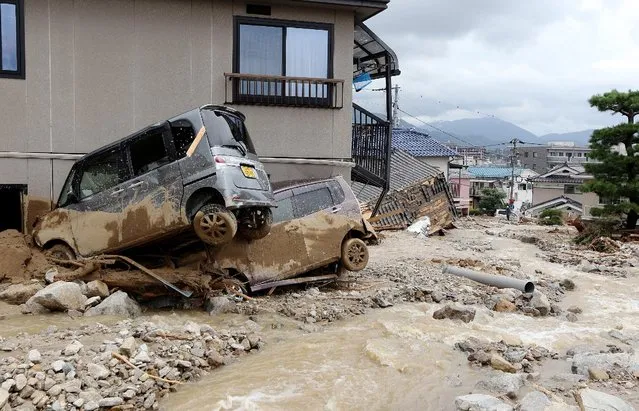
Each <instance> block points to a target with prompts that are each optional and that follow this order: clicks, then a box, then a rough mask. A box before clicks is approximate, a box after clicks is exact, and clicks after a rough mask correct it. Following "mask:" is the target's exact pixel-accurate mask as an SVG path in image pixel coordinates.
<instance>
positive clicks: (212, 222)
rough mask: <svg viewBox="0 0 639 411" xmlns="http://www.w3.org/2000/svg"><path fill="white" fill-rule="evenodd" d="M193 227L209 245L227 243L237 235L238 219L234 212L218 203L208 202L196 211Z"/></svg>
mask: <svg viewBox="0 0 639 411" xmlns="http://www.w3.org/2000/svg"><path fill="white" fill-rule="evenodd" d="M193 229H194V230H195V234H197V236H198V237H200V240H202V241H204V242H205V243H206V244H209V245H222V244H226V243H228V242H229V241H231V240H232V239H233V237H235V233H236V232H237V220H236V219H235V216H234V215H233V213H231V212H230V211H229V210H227V209H226V208H224V207H222V206H221V205H218V204H206V205H205V206H203V207H202V208H200V210H199V211H198V212H197V213H195V217H194V218H193Z"/></svg>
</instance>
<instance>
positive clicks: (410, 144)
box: [393, 128, 459, 180]
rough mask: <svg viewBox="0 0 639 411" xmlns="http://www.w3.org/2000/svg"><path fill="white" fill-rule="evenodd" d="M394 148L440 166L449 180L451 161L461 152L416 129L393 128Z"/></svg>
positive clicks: (430, 164)
mask: <svg viewBox="0 0 639 411" xmlns="http://www.w3.org/2000/svg"><path fill="white" fill-rule="evenodd" d="M393 148H398V149H400V150H404V151H406V152H407V153H408V154H410V155H411V156H413V157H415V158H417V159H419V160H420V161H422V162H424V163H425V164H428V165H429V166H433V167H436V168H438V169H439V170H440V171H441V172H442V173H444V176H445V177H446V179H447V180H448V170H449V163H450V162H451V161H452V160H454V159H455V158H456V157H459V154H458V153H457V152H456V151H455V150H452V149H450V148H449V147H448V146H446V145H444V144H442V143H440V142H439V141H437V140H435V139H434V138H432V137H430V136H429V135H428V134H426V133H423V132H421V131H417V130H415V129H408V128H396V129H393Z"/></svg>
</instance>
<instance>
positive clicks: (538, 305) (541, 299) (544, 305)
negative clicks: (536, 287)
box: [530, 291, 550, 316]
mask: <svg viewBox="0 0 639 411" xmlns="http://www.w3.org/2000/svg"><path fill="white" fill-rule="evenodd" d="M530 305H531V307H533V308H535V309H536V310H537V311H539V314H541V315H543V316H546V315H548V314H550V301H548V297H546V295H545V294H543V293H541V292H539V291H534V292H533V295H532V298H531V299H530Z"/></svg>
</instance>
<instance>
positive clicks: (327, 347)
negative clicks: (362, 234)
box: [0, 222, 639, 410]
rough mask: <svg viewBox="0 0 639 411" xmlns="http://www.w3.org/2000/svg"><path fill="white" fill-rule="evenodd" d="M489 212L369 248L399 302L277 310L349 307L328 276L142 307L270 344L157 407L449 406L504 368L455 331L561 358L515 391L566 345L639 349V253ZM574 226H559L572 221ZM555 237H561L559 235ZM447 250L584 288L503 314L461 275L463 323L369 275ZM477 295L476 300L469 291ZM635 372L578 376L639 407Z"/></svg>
mask: <svg viewBox="0 0 639 411" xmlns="http://www.w3.org/2000/svg"><path fill="white" fill-rule="evenodd" d="M490 224H493V225H491V230H485V229H484V228H483V227H481V226H480V227H477V226H475V225H473V224H470V223H469V224H467V225H466V226H464V227H463V228H460V229H457V230H453V231H450V232H448V233H447V235H446V236H445V237H431V238H427V239H419V238H415V237H413V236H411V235H408V234H407V233H395V234H389V235H388V236H387V238H386V239H385V240H384V241H383V242H382V244H381V245H378V246H374V247H371V259H370V263H369V266H370V269H367V270H369V271H367V272H363V273H362V274H360V275H362V276H367V277H366V279H367V281H369V283H370V284H376V285H375V286H376V287H377V288H379V289H380V290H382V289H383V290H382V291H384V290H386V291H384V292H387V294H384V295H385V296H386V297H387V298H388V299H390V300H391V301H392V302H394V304H389V306H388V307H387V308H383V309H381V308H376V309H372V308H368V309H366V310H364V311H362V314H361V315H345V316H343V318H337V319H335V320H330V321H319V320H318V322H317V323H315V320H313V321H308V317H304V316H302V317H300V318H306V319H307V320H300V318H296V317H295V316H294V315H283V314H282V306H283V304H285V302H286V304H288V301H294V302H296V304H297V305H295V307H296V308H295V310H297V311H303V310H308V308H307V307H306V305H304V304H307V303H302V302H301V301H302V300H303V301H307V302H308V304H312V307H313V310H315V309H317V310H318V311H320V310H328V309H329V308H330V307H337V306H346V304H347V302H348V301H350V300H349V298H355V297H353V296H352V294H349V293H344V292H341V291H335V290H334V289H333V290H331V289H330V288H323V289H321V290H320V291H317V290H315V292H314V294H312V295H313V297H309V296H308V295H307V294H308V293H307V291H304V290H300V289H296V290H290V291H279V294H277V293H276V294H275V295H273V296H272V297H258V298H257V299H256V300H254V301H252V302H250V303H249V302H246V303H241V304H252V305H251V307H257V308H259V309H257V308H256V309H253V310H252V312H251V313H244V314H242V313H231V314H220V315H217V316H209V315H208V314H206V313H204V312H201V311H176V312H170V311H168V312H167V311H155V312H153V311H147V312H146V313H145V314H144V317H145V318H148V319H149V320H152V321H156V322H158V321H161V322H164V323H170V324H174V325H180V324H184V323H186V322H187V321H195V322H197V323H204V324H209V325H211V327H213V328H215V329H223V328H226V329H233V328H234V327H239V326H241V325H242V324H244V323H245V322H246V321H247V320H248V319H249V318H250V319H251V320H252V321H254V322H255V323H256V324H257V325H258V326H259V328H260V329H259V333H260V335H261V337H262V338H263V341H264V342H265V344H264V346H263V347H261V348H260V349H259V350H252V351H250V352H248V353H246V354H243V355H240V356H237V357H234V359H233V361H231V362H229V363H228V364H227V365H225V366H222V367H219V368H217V369H213V370H211V371H210V372H208V373H205V375H204V376H203V377H202V378H200V379H199V380H197V381H195V382H190V383H187V384H184V385H181V386H179V387H177V389H176V390H175V392H170V393H169V394H168V395H166V396H164V397H163V398H162V399H161V400H160V401H159V408H160V409H161V410H283V409H308V410H395V409H405V410H454V409H455V405H454V404H455V398H456V397H458V396H461V395H466V394H469V393H477V392H486V391H482V390H481V389H478V385H477V384H478V383H479V382H480V381H485V380H487V379H489V378H491V377H495V376H498V375H499V374H503V373H501V372H500V371H496V370H494V369H492V368H491V367H490V366H487V367H486V366H484V367H480V366H477V365H472V364H471V363H470V362H469V360H468V359H467V357H468V353H465V352H462V351H460V350H459V349H457V348H456V347H455V344H456V343H459V342H461V341H464V340H467V339H468V338H470V337H476V338H478V339H480V340H482V341H486V342H499V341H501V340H507V341H516V340H520V344H523V346H528V345H533V346H535V345H536V346H540V347H544V348H545V349H547V350H549V352H551V353H555V356H554V359H551V358H550V356H548V358H545V359H544V360H543V361H539V362H538V363H536V364H535V367H536V368H535V372H534V373H529V374H527V375H526V378H527V382H526V384H525V385H524V387H523V388H522V390H521V391H520V393H519V399H520V398H521V397H522V396H523V395H525V394H526V393H527V392H529V391H532V390H535V389H538V388H539V387H544V386H546V387H550V386H551V385H552V382H553V378H554V377H555V376H556V375H559V374H561V375H566V374H571V372H572V371H571V365H572V359H571V358H569V357H568V356H566V352H567V351H569V350H571V349H574V348H575V347H580V346H586V347H592V348H593V350H596V349H598V348H596V347H610V346H614V347H615V349H617V350H622V352H627V353H630V354H632V353H634V352H636V350H638V349H639V344H638V342H639V321H638V320H637V318H639V275H638V269H637V268H635V267H634V266H633V265H639V259H637V258H636V256H635V257H632V258H633V261H635V262H634V263H632V264H626V265H624V266H623V267H621V266H616V265H615V266H614V267H608V266H604V263H603V260H604V259H605V258H608V259H610V258H613V257H611V256H603V255H602V258H601V261H598V259H599V257H598V255H597V254H592V253H591V252H583V253H582V254H583V255H581V254H579V253H575V250H574V249H572V248H570V250H564V251H561V250H560V248H561V246H559V245H558V246H557V247H549V248H548V247H547V249H546V250H545V251H544V250H542V249H540V246H539V245H534V244H529V243H527V242H522V241H519V240H516V239H513V238H509V235H510V233H512V232H518V231H522V230H526V234H527V235H535V236H537V237H539V238H544V236H547V237H550V235H549V234H548V232H547V231H548V229H547V228H544V227H536V226H532V227H517V226H509V225H506V224H498V225H494V224H495V223H492V222H491V223H490ZM570 229H572V228H564V230H565V232H566V233H567V232H568V230H570ZM553 238H554V237H553ZM553 241H563V240H562V239H558V238H554V240H553ZM557 244H561V243H560V242H558V243H557ZM569 247H572V246H569ZM555 248H556V249H555ZM560 252H564V254H565V255H566V256H567V257H566V258H568V260H566V261H563V260H562V261H560V260H558V257H557V255H559V254H558V253H560ZM575 254H576V257H575ZM627 255H630V254H627ZM593 256H594V257H593ZM604 257H605V258H604ZM626 257H627V256H626ZM626 257H623V258H626ZM569 258H576V259H577V260H569ZM582 258H583V259H590V260H588V261H590V264H591V265H592V264H594V265H595V266H596V265H597V264H599V263H601V266H600V268H601V270H593V269H590V268H589V269H584V267H583V266H584V264H586V263H585V262H583V261H582V262H579V261H580V259H582ZM619 258H622V257H621V256H620V257H619ZM627 258H630V257H627ZM449 259H469V260H472V261H477V262H484V263H486V264H488V263H491V264H497V265H505V264H511V266H512V267H514V268H513V270H514V271H515V274H516V275H517V276H518V278H529V279H531V280H533V281H535V282H536V283H537V284H538V286H539V289H541V290H544V291H545V292H547V290H551V289H552V288H551V287H550V284H552V283H554V282H557V283H558V282H559V281H561V280H564V279H567V278H568V279H571V280H572V281H573V282H574V284H575V289H574V290H572V291H561V292H558V294H557V295H558V296H559V297H557V298H555V299H554V300H553V304H554V305H555V306H554V308H553V310H554V311H555V312H560V313H563V314H561V315H559V314H556V315H547V316H529V315H524V314H523V313H522V312H519V311H517V312H497V311H494V310H492V309H490V308H489V307H488V306H486V305H485V304H481V303H473V301H481V297H483V296H482V295H479V296H477V295H476V294H477V290H478V289H480V290H488V288H478V285H477V284H475V283H473V282H471V281H468V280H463V282H461V283H454V284H455V288H454V289H453V292H452V294H451V291H450V289H447V290H448V291H446V292H444V293H443V295H444V298H445V299H447V300H450V301H456V302H458V303H464V304H467V305H469V306H471V305H472V306H473V307H474V308H475V309H476V314H475V317H474V320H473V321H470V322H468V323H464V322H461V321H454V320H450V319H445V320H435V319H434V318H433V312H434V311H436V310H438V309H440V308H442V306H443V304H444V303H446V300H445V301H442V302H441V303H436V302H417V301H416V302H406V301H405V300H401V299H400V298H399V297H398V295H399V294H392V290H395V289H398V288H400V283H399V282H397V281H396V282H395V283H394V282H393V281H388V280H387V281H385V282H382V281H380V282H379V283H375V282H374V281H372V280H371V278H370V277H371V276H373V277H375V276H379V277H380V278H381V277H382V274H383V273H385V271H388V270H391V269H393V270H395V271H396V272H397V273H400V274H401V273H402V272H411V273H412V272H415V273H417V274H415V275H420V274H419V273H421V272H422V271H420V270H421V268H420V267H425V268H424V271H423V273H424V274H423V275H434V274H432V273H435V272H436V271H435V269H436V270H438V271H439V272H441V269H440V266H439V265H438V263H437V261H440V260H441V261H447V260H449ZM434 261H435V262H434ZM551 261H554V262H551ZM570 261H573V262H572V263H571V262H570ZM574 261H578V262H574ZM613 265H614V264H613ZM415 267H417V268H415ZM606 267H607V268H606ZM429 270H430V271H429ZM586 271H591V272H586ZM429 273H431V274H429ZM390 278H395V277H390ZM446 281H447V280H446V279H443V280H436V281H435V283H434V285H433V287H435V289H437V287H438V284H440V283H441V284H440V285H441V286H442V287H443V286H444V283H446V284H448V283H447V282H446ZM455 281H459V280H455ZM442 289H443V288H442ZM378 291H379V290H378ZM473 292H474V293H475V294H473ZM482 292H483V291H482ZM488 292H489V291H486V293H488ZM490 292H496V291H494V290H493V291H490ZM305 293H306V294H305ZM480 294H481V293H480ZM292 295H293V296H292ZM473 295H474V298H475V300H472V299H470V297H468V296H473ZM393 296H394V298H393ZM283 301H284V302H283ZM320 301H323V302H322V304H323V305H320ZM316 303H317V307H316V306H315V304H316ZM569 307H579V309H580V311H581V312H579V314H578V316H577V318H576V320H574V319H573V320H570V321H569V320H568V319H567V317H566V314H565V313H566V312H567V310H568V308H569ZM295 310H294V311H295ZM238 312H242V310H239V311H238ZM0 313H1V314H3V315H4V319H2V320H0V335H2V336H3V337H5V336H15V335H18V333H21V332H27V333H37V332H39V331H41V330H43V329H46V328H47V327H49V326H50V325H56V326H58V327H59V328H74V327H75V328H77V327H80V326H82V325H84V324H90V323H91V322H94V321H95V320H96V319H95V318H78V319H71V318H70V317H68V316H67V315H65V314H57V315H46V316H24V315H22V314H20V313H19V310H18V309H17V307H15V306H8V305H4V304H2V305H0ZM304 315H306V314H304ZM319 317H321V315H318V318H319ZM99 321H100V322H101V323H103V324H105V325H107V326H109V325H110V324H115V323H116V322H117V321H118V319H117V318H111V317H102V318H100V319H99ZM614 333H616V334H615V335H623V343H622V342H620V341H619V340H618V339H614V338H612V337H611V335H613V334H614ZM616 338H621V337H616ZM619 347H620V348H619ZM611 352H618V351H611ZM638 378H639V377H638ZM638 382H639V380H638V379H637V378H635V379H633V377H629V379H627V380H625V379H622V380H614V381H613V379H612V378H611V380H610V381H608V382H595V381H588V379H587V378H586V379H585V381H582V382H580V384H582V385H581V388H583V387H585V386H588V387H590V388H593V389H596V390H599V391H603V392H607V393H610V394H613V395H615V396H618V397H619V398H622V399H623V400H625V401H626V402H628V403H629V404H631V405H633V406H634V407H635V408H637V407H639V389H638V388H637V383H638ZM549 390H550V391H552V393H549V395H550V396H551V399H553V400H554V401H555V400H556V401H560V402H564V401H565V402H566V404H571V405H574V404H575V403H574V400H573V397H572V393H571V391H570V389H566V390H563V389H559V390H554V389H551V388H549ZM172 391H173V390H172ZM546 392H549V391H546ZM493 395H495V394H493ZM495 396H497V395H495ZM553 396H554V397H553ZM500 398H502V399H505V400H506V401H510V404H512V405H516V404H517V401H518V399H511V400H508V399H507V398H506V397H505V396H502V397H500Z"/></svg>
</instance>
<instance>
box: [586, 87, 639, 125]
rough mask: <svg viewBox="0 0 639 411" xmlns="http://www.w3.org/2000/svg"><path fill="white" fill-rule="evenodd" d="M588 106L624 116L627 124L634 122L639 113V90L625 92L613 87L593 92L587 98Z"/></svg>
mask: <svg viewBox="0 0 639 411" xmlns="http://www.w3.org/2000/svg"><path fill="white" fill-rule="evenodd" d="M588 102H589V103H590V107H596V108H597V110H599V111H612V114H613V115H615V114H617V113H618V114H621V115H624V116H626V118H627V119H628V123H629V124H633V123H634V119H635V116H636V115H637V114H639V90H628V92H627V93H624V92H619V91H617V90H615V89H613V90H611V91H609V92H607V93H603V94H595V95H594V96H592V97H590V100H588Z"/></svg>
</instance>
